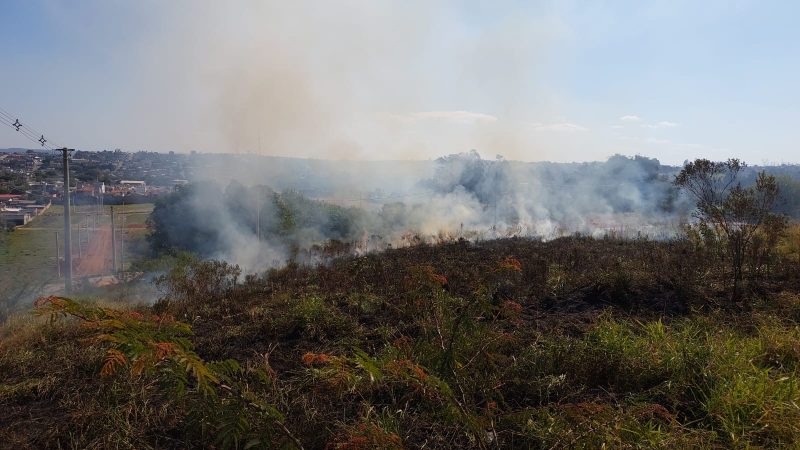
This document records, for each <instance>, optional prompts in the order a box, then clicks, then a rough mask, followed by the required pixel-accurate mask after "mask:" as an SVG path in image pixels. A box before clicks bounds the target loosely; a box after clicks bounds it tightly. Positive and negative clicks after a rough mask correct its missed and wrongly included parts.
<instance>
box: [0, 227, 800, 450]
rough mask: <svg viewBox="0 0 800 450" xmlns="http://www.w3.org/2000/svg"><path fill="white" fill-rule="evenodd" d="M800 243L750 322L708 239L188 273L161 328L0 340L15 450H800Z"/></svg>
mask: <svg viewBox="0 0 800 450" xmlns="http://www.w3.org/2000/svg"><path fill="white" fill-rule="evenodd" d="M797 235H798V234H797V232H796V229H792V231H791V232H790V233H788V234H787V236H789V237H785V238H782V240H781V241H780V242H779V245H778V250H777V251H776V252H773V253H771V254H770V256H769V258H767V259H765V260H764V261H762V263H761V265H760V271H759V273H758V275H759V276H752V277H749V276H748V277H747V278H748V279H749V281H748V282H747V283H744V284H743V286H742V296H743V297H746V298H747V299H748V301H749V304H750V305H752V310H751V311H749V312H743V311H741V310H740V309H739V308H736V307H733V306H732V304H731V303H730V302H729V301H728V300H727V299H728V292H729V291H728V288H729V283H730V281H729V280H730V279H729V273H728V272H727V270H726V269H725V268H726V267H728V263H727V260H726V259H724V258H723V257H722V256H721V255H720V254H718V253H715V251H716V250H715V249H711V248H708V247H707V246H706V244H705V243H699V242H697V241H695V240H692V239H685V240H679V241H670V242H651V241H646V240H638V241H620V240H614V239H600V240H595V239H590V238H581V237H573V238H563V239H558V240H555V241H550V242H537V241H531V240H521V239H507V240H498V241H489V242H483V243H479V244H473V243H469V242H465V241H462V242H457V243H452V244H447V245H439V246H426V245H419V246H415V247H411V248H406V249H395V250H390V251H387V252H384V253H380V254H370V255H367V256H363V257H357V258H356V257H346V258H341V259H337V260H335V261H333V262H331V263H330V264H329V265H326V266H320V267H304V266H298V265H289V266H287V267H285V268H283V269H274V270H271V271H269V272H268V273H265V274H263V275H259V276H254V275H250V276H245V277H242V274H241V272H240V270H239V269H238V268H237V267H236V266H231V265H229V264H226V263H223V262H215V261H199V260H195V259H193V258H192V257H189V256H185V255H184V256H181V257H179V258H178V259H177V262H176V263H175V266H174V269H173V270H172V271H170V272H167V273H165V275H164V276H162V277H161V278H160V279H159V280H158V284H159V286H160V288H161V289H162V291H163V292H164V295H163V298H162V299H161V300H159V301H158V302H156V303H155V304H154V305H152V306H147V305H139V306H119V305H117V306H108V305H97V304H93V303H86V302H77V301H72V300H69V299H63V298H58V297H50V298H45V299H42V300H40V301H39V302H38V305H37V310H38V312H39V315H40V317H39V318H38V319H31V318H26V317H17V318H14V319H12V320H9V322H8V323H7V324H6V325H5V326H4V328H2V329H0V406H1V407H0V442H5V443H9V445H10V446H12V447H14V448H43V447H66V448H109V447H113V448H196V447H206V448H207V447H213V448H300V447H302V448H345V449H367V448H422V447H424V448H497V447H500V448H587V449H588V448H601V447H603V446H605V447H606V448H676V447H686V448H794V447H795V446H796V443H797V442H800V409H798V407H797V405H798V404H799V402H800V377H799V376H798V374H800V352H799V351H798V349H800V328H798V321H800V283H799V282H800V279H798V277H797V273H798V270H797V269H798V268H800V259H798V253H797V251H796V248H797V245H798V242H796V236H797ZM792 236H794V237H792ZM792 249H795V250H792ZM748 274H750V273H749V272H748ZM752 275H755V274H752ZM46 319H49V320H46Z"/></svg>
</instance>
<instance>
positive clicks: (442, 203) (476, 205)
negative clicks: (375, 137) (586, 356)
mask: <svg viewBox="0 0 800 450" xmlns="http://www.w3.org/2000/svg"><path fill="white" fill-rule="evenodd" d="M193 161H194V163H195V164H196V166H195V167H196V168H197V170H198V175H197V176H196V178H195V179H194V183H193V184H192V185H191V186H190V187H189V188H186V189H182V190H181V191H179V192H177V193H176V194H173V195H171V196H169V197H167V198H165V199H163V200H161V201H159V203H158V204H157V207H156V209H155V211H154V212H153V216H152V222H153V225H154V230H155V232H154V234H153V237H152V241H153V243H154V245H155V247H156V248H157V249H159V248H161V249H168V248H178V249H185V250H190V251H195V252H198V253H201V254H202V255H204V256H209V257H214V258H219V259H225V260H228V261H230V262H233V263H236V264H239V265H240V266H242V267H243V268H245V270H259V269H261V268H264V267H271V266H278V265H282V264H284V263H285V262H286V261H288V260H301V261H302V260H303V258H304V257H305V258H306V260H305V261H306V262H315V261H318V259H314V258H315V257H316V256H319V255H314V254H311V255H310V256H309V253H308V252H309V251H310V250H313V249H315V248H316V249H317V250H320V248H321V246H325V245H327V244H330V243H331V242H337V243H338V244H336V245H338V247H336V246H334V248H336V249H338V250H337V252H338V253H337V254H340V253H342V251H343V252H345V253H356V254H360V253H364V252H368V251H375V250H383V249H386V248H388V247H390V246H394V247H396V246H405V245H414V244H419V243H425V242H427V243H435V242H444V241H452V240H456V239H468V240H481V239H490V238H497V237H509V236H520V237H529V238H543V239H551V238H555V237H559V236H564V235H570V234H573V233H582V234H589V235H593V236H603V235H615V236H619V237H638V236H647V237H650V238H656V239H659V238H668V237H671V236H674V235H675V233H676V232H677V231H678V230H679V226H678V225H679V224H680V223H682V222H683V221H685V220H686V217H687V216H688V213H689V211H690V209H691V203H690V202H689V201H688V199H687V198H685V197H684V196H681V195H679V192H678V191H677V190H676V189H675V188H674V187H673V185H672V183H671V180H672V177H673V176H674V174H675V173H676V170H677V169H676V168H674V167H669V166H662V165H661V164H660V163H659V162H658V160H655V159H651V158H645V157H641V156H636V157H633V158H628V157H625V156H620V155H616V156H613V157H611V158H609V159H608V160H607V161H605V162H594V163H569V164H559V163H522V162H517V161H507V160H505V159H504V158H503V157H501V156H497V157H495V158H494V159H484V158H482V157H481V155H480V154H479V153H478V152H477V151H474V150H473V151H470V152H466V153H460V154H453V155H449V156H445V157H442V158H439V159H437V160H435V161H421V162H413V163H412V162H404V163H399V162H374V161H373V162H370V161H361V162H357V161H356V162H353V161H316V160H298V159H289V158H274V157H258V156H243V157H231V156H229V155H196V156H195V157H194V160H193ZM222 166H225V167H226V170H227V171H228V173H230V174H239V176H238V177H236V176H231V177H230V179H228V180H226V181H225V183H219V182H217V181H208V179H207V178H205V177H206V176H207V175H213V174H214V169H215V168H216V169H218V168H219V167H222ZM359 174H363V176H361V177H359V176H358V175H359ZM217 178H219V177H217ZM265 182H269V183H270V184H269V186H266V185H265ZM342 249H344V250H342ZM312 253H313V251H312ZM318 253H319V252H318ZM304 255H305V256H304Z"/></svg>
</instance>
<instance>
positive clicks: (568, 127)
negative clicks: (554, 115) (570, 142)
mask: <svg viewBox="0 0 800 450" xmlns="http://www.w3.org/2000/svg"><path fill="white" fill-rule="evenodd" d="M531 125H532V126H533V129H534V130H536V131H553V132H556V133H576V132H584V131H589V129H588V128H586V127H582V126H580V125H578V124H575V123H569V122H560V123H548V124H545V123H539V122H535V123H533V124H531Z"/></svg>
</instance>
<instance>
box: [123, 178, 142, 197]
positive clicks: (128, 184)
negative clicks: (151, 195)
mask: <svg viewBox="0 0 800 450" xmlns="http://www.w3.org/2000/svg"><path fill="white" fill-rule="evenodd" d="M119 184H120V186H121V187H122V188H124V189H127V190H132V191H134V192H136V193H137V194H142V195H144V194H146V193H147V184H146V183H145V182H144V181H136V180H121V181H120V182H119Z"/></svg>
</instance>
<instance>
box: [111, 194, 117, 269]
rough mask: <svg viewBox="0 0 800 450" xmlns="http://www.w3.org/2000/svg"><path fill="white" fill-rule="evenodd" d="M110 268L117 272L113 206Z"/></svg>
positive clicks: (112, 208)
mask: <svg viewBox="0 0 800 450" xmlns="http://www.w3.org/2000/svg"><path fill="white" fill-rule="evenodd" d="M111 270H113V271H114V273H115V274H116V273H117V232H116V230H115V229H114V207H113V206H112V207H111Z"/></svg>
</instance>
